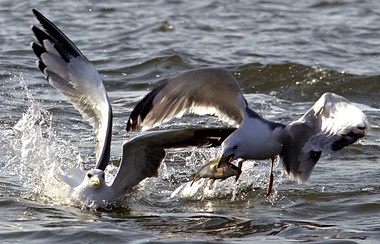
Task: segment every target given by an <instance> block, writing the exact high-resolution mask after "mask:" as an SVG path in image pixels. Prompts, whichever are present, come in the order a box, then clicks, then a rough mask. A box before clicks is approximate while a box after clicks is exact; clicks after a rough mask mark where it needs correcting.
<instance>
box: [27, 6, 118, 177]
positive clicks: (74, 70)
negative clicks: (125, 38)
mask: <svg viewBox="0 0 380 244" xmlns="http://www.w3.org/2000/svg"><path fill="white" fill-rule="evenodd" d="M33 13H34V15H35V16H36V18H37V19H38V21H39V22H40V23H41V25H42V27H43V28H44V29H45V31H46V32H44V31H42V30H41V29H39V28H38V27H36V26H33V27H32V30H33V32H34V34H35V36H36V38H37V40H38V42H39V44H37V43H35V42H33V43H32V48H33V51H34V53H35V54H36V55H37V57H38V59H39V60H38V62H37V65H38V67H39V69H40V70H41V71H42V73H44V75H45V77H46V79H47V80H48V82H49V83H50V84H51V85H52V86H53V87H55V88H56V89H58V90H59V91H60V92H61V93H62V94H63V95H65V96H66V97H67V98H68V100H69V101H70V102H71V103H72V104H73V106H74V107H75V108H76V109H77V110H78V111H79V112H80V113H81V115H82V116H83V118H84V119H86V120H87V121H89V123H90V124H91V126H92V127H93V128H94V130H95V133H96V158H97V164H96V168H99V169H101V170H104V169H105V168H106V166H107V164H108V161H109V157H110V144H111V130H112V109H111V106H110V103H109V100H108V97H107V93H106V90H105V88H104V85H103V82H102V79H101V77H100V75H99V73H98V72H97V71H96V69H95V67H94V66H93V65H92V64H91V63H90V61H88V60H87V58H86V57H85V56H84V55H83V54H82V53H81V52H80V51H79V49H78V48H77V47H76V46H75V45H74V43H73V42H72V41H71V40H70V39H69V38H68V37H67V36H66V35H65V34H64V33H63V32H62V31H61V30H59V29H58V28H57V27H56V26H55V25H54V24H53V23H52V22H50V21H49V20H48V19H47V18H46V17H45V16H43V15H42V14H41V13H39V12H38V11H37V10H35V9H33Z"/></svg>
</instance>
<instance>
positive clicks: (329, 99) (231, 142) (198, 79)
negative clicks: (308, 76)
mask: <svg viewBox="0 0 380 244" xmlns="http://www.w3.org/2000/svg"><path fill="white" fill-rule="evenodd" d="M186 114H198V115H204V114H210V115H215V116H218V117H219V118H220V119H221V120H223V121H225V122H229V123H230V124H232V125H235V127H237V129H236V131H234V132H233V133H232V134H231V135H229V136H228V137H227V138H226V140H225V141H224V142H223V143H222V156H221V157H220V160H219V163H218V166H220V165H223V164H224V163H226V162H232V161H234V160H237V159H241V160H242V161H240V162H239V168H241V164H242V162H243V161H244V160H248V159H251V160H266V159H271V160H272V164H271V170H270V182H269V187H268V190H267V195H269V194H270V192H271V187H272V185H273V162H274V159H275V158H276V157H277V156H278V155H279V156H280V160H281V161H282V164H283V166H284V168H285V171H286V173H287V174H288V175H289V177H290V178H292V179H294V180H296V181H297V182H298V183H303V182H306V181H307V180H308V179H309V177H310V175H311V173H312V170H313V168H314V166H315V164H316V163H317V161H318V160H319V158H320V156H321V153H322V152H325V153H334V152H337V151H339V150H341V149H342V148H343V147H345V146H348V145H350V144H352V143H354V142H355V141H357V140H358V139H359V138H361V137H363V136H364V135H365V134H366V132H367V131H368V130H369V129H370V124H369V122H368V120H367V118H366V116H365V115H364V113H363V112H362V111H361V110H360V109H359V108H357V107H356V106H354V105H353V104H352V103H351V102H349V101H348V100H347V99H345V98H344V97H342V96H339V95H337V94H334V93H324V94H323V95H322V96H321V97H320V98H319V99H318V100H317V102H316V103H315V104H314V105H313V106H312V107H311V108H310V109H309V110H308V111H307V112H306V113H305V114H304V115H303V116H301V118H299V119H298V120H295V121H293V122H291V123H289V124H282V123H276V122H272V121H269V120H266V119H264V118H263V117H261V116H260V115H259V114H257V113H256V112H255V111H254V110H252V109H251V108H249V107H248V103H247V101H246V99H245V98H244V96H243V93H242V91H241V89H240V87H239V85H238V83H237V80H236V79H235V77H234V76H233V75H232V74H231V73H230V72H229V71H227V70H226V69H224V68H200V69H194V70H188V71H185V72H183V73H181V74H179V75H177V76H175V77H173V78H171V79H169V80H168V81H166V82H165V83H163V84H160V85H158V86H157V87H156V88H155V89H154V90H152V91H151V92H150V93H148V94H147V95H146V96H145V97H144V98H143V99H142V100H141V101H140V102H139V103H138V104H137V105H136V106H135V108H134V110H133V111H132V113H131V115H130V118H129V120H128V121H127V130H128V131H132V130H139V129H142V130H148V129H150V128H153V127H156V126H158V125H160V124H162V123H164V122H166V121H168V120H170V119H172V118H174V117H177V118H179V117H182V116H184V115H186Z"/></svg>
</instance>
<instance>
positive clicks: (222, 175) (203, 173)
mask: <svg viewBox="0 0 380 244" xmlns="http://www.w3.org/2000/svg"><path fill="white" fill-rule="evenodd" d="M218 163H219V160H213V161H210V162H209V163H207V164H205V165H203V166H202V167H201V168H200V170H199V171H198V172H197V173H195V174H194V175H193V176H192V179H193V181H192V182H191V185H190V186H192V185H193V184H194V182H196V181H198V180H200V179H201V178H208V179H211V185H212V184H213V183H214V181H215V180H225V179H227V178H229V177H232V176H235V180H236V181H237V180H238V179H239V177H240V175H241V172H242V171H241V167H237V166H235V165H234V164H232V163H229V162H226V163H224V164H222V165H220V166H219V167H218Z"/></svg>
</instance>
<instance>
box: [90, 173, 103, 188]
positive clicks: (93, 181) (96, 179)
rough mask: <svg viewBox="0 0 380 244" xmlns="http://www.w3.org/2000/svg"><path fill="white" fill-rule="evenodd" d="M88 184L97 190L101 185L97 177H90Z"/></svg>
mask: <svg viewBox="0 0 380 244" xmlns="http://www.w3.org/2000/svg"><path fill="white" fill-rule="evenodd" d="M90 183H91V184H92V185H93V186H94V188H98V187H100V185H101V184H100V179H99V177H96V176H93V177H91V180H90Z"/></svg>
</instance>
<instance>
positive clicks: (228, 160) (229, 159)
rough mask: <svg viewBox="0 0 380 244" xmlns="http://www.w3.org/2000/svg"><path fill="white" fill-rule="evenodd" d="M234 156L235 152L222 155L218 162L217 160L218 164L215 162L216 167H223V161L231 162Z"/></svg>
mask: <svg viewBox="0 0 380 244" xmlns="http://www.w3.org/2000/svg"><path fill="white" fill-rule="evenodd" d="M234 156H235V154H231V155H228V156H225V155H223V156H222V157H220V159H219V162H218V164H217V166H216V167H217V168H219V167H223V165H224V164H225V163H229V162H231V161H232V159H233V158H234Z"/></svg>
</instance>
